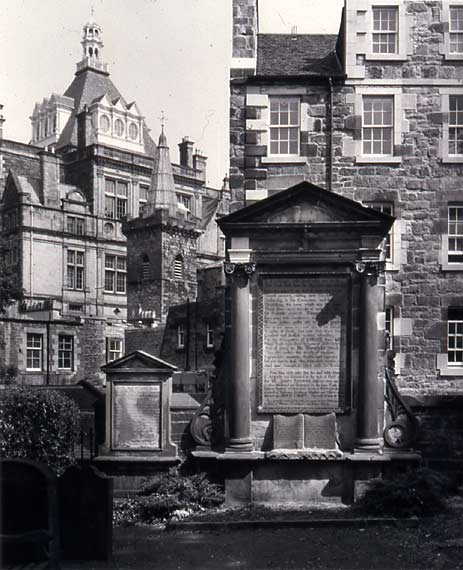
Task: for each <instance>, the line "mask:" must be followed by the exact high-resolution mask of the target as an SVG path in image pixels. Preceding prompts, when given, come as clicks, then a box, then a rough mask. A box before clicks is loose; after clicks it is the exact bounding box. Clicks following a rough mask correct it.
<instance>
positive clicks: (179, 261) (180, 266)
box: [174, 254, 185, 279]
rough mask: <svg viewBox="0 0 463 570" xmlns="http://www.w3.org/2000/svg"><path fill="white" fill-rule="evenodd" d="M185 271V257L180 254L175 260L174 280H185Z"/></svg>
mask: <svg viewBox="0 0 463 570" xmlns="http://www.w3.org/2000/svg"><path fill="white" fill-rule="evenodd" d="M184 269H185V267H184V263H183V257H182V256H181V255H180V254H179V255H177V257H176V258H175V260H174V279H183V274H184Z"/></svg>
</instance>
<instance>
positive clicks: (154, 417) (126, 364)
mask: <svg viewBox="0 0 463 570" xmlns="http://www.w3.org/2000/svg"><path fill="white" fill-rule="evenodd" d="M102 370H103V371H104V372H105V373H106V433H105V442H104V444H103V445H102V446H100V450H99V455H98V457H97V458H96V461H97V462H100V461H106V462H108V461H113V462H127V461H129V462H130V461H132V462H133V463H135V462H139V461H142V462H146V461H154V462H156V461H161V462H164V463H166V462H169V461H171V462H172V463H175V462H176V461H177V446H176V445H175V444H174V443H172V441H171V419H170V401H171V394H172V375H173V373H174V372H175V371H176V370H177V369H176V367H175V366H172V365H171V364H169V363H167V362H164V361H163V360H161V359H159V358H156V357H154V356H152V355H150V354H147V353H146V352H142V351H140V350H137V351H135V352H133V353H131V354H129V355H127V356H123V357H122V358H119V359H118V360H115V361H113V362H111V363H110V364H107V365H106V366H103V367H102Z"/></svg>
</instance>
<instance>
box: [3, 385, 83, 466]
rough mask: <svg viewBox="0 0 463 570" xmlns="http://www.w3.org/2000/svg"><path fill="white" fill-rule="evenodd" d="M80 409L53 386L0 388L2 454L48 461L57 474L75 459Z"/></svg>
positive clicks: (9, 456)
mask: <svg viewBox="0 0 463 570" xmlns="http://www.w3.org/2000/svg"><path fill="white" fill-rule="evenodd" d="M78 424H79V409H78V407H77V405H76V404H75V403H74V402H73V401H72V400H71V399H69V398H68V397H67V396H64V395H63V394H60V393H59V392H56V391H53V390H42V389H39V390H37V389H34V388H31V387H24V386H7V387H4V388H2V389H0V433H1V439H0V450H1V453H2V455H3V457H8V458H27V459H32V460H34V461H39V462H41V463H45V464H46V465H48V466H49V467H50V468H51V469H52V470H53V471H55V472H56V474H57V475H60V474H61V473H63V472H64V470H65V469H66V467H68V466H69V465H70V464H72V463H74V462H75V456H74V443H75V436H76V433H77V429H78Z"/></svg>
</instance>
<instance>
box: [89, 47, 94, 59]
mask: <svg viewBox="0 0 463 570" xmlns="http://www.w3.org/2000/svg"><path fill="white" fill-rule="evenodd" d="M88 55H89V56H90V57H92V56H93V48H92V47H89V48H88Z"/></svg>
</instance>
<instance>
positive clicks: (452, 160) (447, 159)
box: [442, 155, 463, 164]
mask: <svg viewBox="0 0 463 570" xmlns="http://www.w3.org/2000/svg"><path fill="white" fill-rule="evenodd" d="M442 162H443V163H448V164H462V163H463V156H450V155H447V156H444V157H442Z"/></svg>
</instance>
